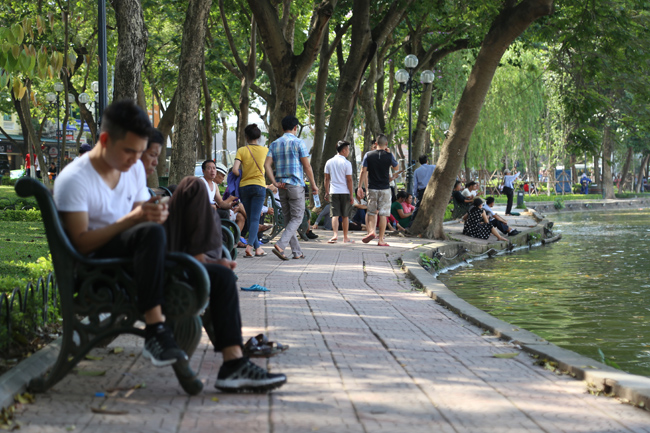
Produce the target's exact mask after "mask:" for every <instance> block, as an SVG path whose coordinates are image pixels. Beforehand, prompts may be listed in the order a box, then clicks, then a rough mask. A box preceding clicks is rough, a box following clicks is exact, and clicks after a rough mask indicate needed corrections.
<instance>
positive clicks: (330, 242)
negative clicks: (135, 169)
mask: <svg viewBox="0 0 650 433" xmlns="http://www.w3.org/2000/svg"><path fill="white" fill-rule="evenodd" d="M336 241H338V239H330V240H329V241H327V243H328V244H335V243H336Z"/></svg>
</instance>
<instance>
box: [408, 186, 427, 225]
mask: <svg viewBox="0 0 650 433" xmlns="http://www.w3.org/2000/svg"><path fill="white" fill-rule="evenodd" d="M426 190H427V189H426V188H422V189H418V193H417V197H415V198H416V199H417V202H416V203H415V210H414V211H413V217H412V218H411V221H415V216H416V215H417V214H418V211H419V210H420V203H422V199H423V198H424V191H426Z"/></svg>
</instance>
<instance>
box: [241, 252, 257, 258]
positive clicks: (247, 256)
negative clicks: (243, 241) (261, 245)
mask: <svg viewBox="0 0 650 433" xmlns="http://www.w3.org/2000/svg"><path fill="white" fill-rule="evenodd" d="M253 257H255V256H253V255H252V254H249V253H247V252H244V258H245V259H252V258H253Z"/></svg>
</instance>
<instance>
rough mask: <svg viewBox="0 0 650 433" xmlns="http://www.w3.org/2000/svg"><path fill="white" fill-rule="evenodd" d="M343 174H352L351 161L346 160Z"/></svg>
mask: <svg viewBox="0 0 650 433" xmlns="http://www.w3.org/2000/svg"><path fill="white" fill-rule="evenodd" d="M345 175H346V176H352V163H351V162H350V161H348V163H347V164H346V167H345Z"/></svg>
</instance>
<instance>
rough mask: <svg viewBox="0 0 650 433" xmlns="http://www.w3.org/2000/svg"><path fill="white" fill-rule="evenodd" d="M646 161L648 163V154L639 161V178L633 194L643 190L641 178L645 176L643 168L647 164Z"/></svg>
mask: <svg viewBox="0 0 650 433" xmlns="http://www.w3.org/2000/svg"><path fill="white" fill-rule="evenodd" d="M648 161H650V154H647V155H645V156H644V157H643V158H642V159H641V165H640V166H639V176H638V177H637V179H636V188H634V192H637V193H638V192H641V190H642V188H643V176H645V175H646V172H645V168H646V165H647V164H648Z"/></svg>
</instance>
